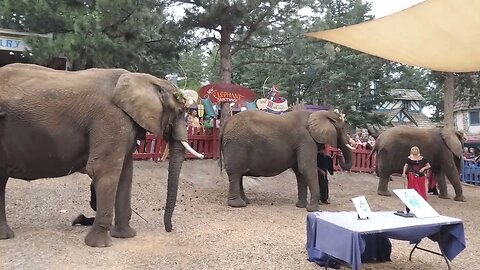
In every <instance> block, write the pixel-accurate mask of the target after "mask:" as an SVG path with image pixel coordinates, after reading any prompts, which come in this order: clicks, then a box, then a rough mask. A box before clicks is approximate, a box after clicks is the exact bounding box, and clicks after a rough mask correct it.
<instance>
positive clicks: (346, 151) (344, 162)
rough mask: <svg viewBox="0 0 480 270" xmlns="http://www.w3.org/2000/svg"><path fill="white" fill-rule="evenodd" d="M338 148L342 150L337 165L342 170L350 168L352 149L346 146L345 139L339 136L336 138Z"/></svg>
mask: <svg viewBox="0 0 480 270" xmlns="http://www.w3.org/2000/svg"><path fill="white" fill-rule="evenodd" d="M338 148H340V150H341V151H342V154H343V158H340V159H339V165H340V167H341V168H342V169H343V170H350V168H352V155H353V154H352V149H350V148H349V147H348V146H347V139H346V138H345V137H344V136H340V137H339V139H338Z"/></svg>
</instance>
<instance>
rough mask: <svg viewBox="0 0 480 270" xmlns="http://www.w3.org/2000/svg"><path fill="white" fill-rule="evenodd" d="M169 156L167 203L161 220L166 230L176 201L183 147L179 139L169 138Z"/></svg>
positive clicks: (170, 221) (170, 226)
mask: <svg viewBox="0 0 480 270" xmlns="http://www.w3.org/2000/svg"><path fill="white" fill-rule="evenodd" d="M168 146H169V148H170V150H169V151H170V156H169V163H168V185H167V203H166V205H165V215H164V217H163V222H164V224H165V230H166V231H167V232H171V231H172V215H173V210H174V209H175V204H176V203H177V191H178V178H179V177H180V170H181V168H182V164H183V160H184V158H185V157H184V149H183V146H182V144H181V142H180V141H178V140H170V142H169V145H168Z"/></svg>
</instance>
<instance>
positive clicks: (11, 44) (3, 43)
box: [0, 36, 26, 52]
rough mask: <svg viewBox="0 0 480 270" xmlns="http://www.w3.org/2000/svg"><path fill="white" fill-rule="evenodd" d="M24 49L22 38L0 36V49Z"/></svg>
mask: <svg viewBox="0 0 480 270" xmlns="http://www.w3.org/2000/svg"><path fill="white" fill-rule="evenodd" d="M25 49H26V45H25V42H24V41H23V40H21V39H17V38H11V37H5V36H0V50H7V51H19V52H23V51H25Z"/></svg>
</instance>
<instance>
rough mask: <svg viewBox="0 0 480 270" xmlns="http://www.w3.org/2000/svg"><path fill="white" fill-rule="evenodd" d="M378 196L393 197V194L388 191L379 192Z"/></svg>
mask: <svg viewBox="0 0 480 270" xmlns="http://www.w3.org/2000/svg"><path fill="white" fill-rule="evenodd" d="M377 194H378V195H382V196H392V193H390V191H388V190H380V189H379V190H377Z"/></svg>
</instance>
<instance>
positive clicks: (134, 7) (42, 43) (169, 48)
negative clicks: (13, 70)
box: [0, 0, 180, 75]
mask: <svg viewBox="0 0 480 270" xmlns="http://www.w3.org/2000/svg"><path fill="white" fill-rule="evenodd" d="M0 26H1V27H6V28H10V29H16V30H19V31H26V32H35V33H53V37H54V38H53V39H52V40H49V39H45V38H30V39H29V40H28V42H29V44H31V47H32V48H33V50H32V53H33V60H34V61H35V62H41V63H45V62H46V61H48V59H51V58H52V57H57V56H66V57H68V58H69V59H70V61H71V62H72V64H73V69H74V70H79V69H85V68H90V67H122V68H126V69H128V70H132V71H142V72H149V73H153V74H158V75H160V74H165V73H166V72H167V69H168V67H169V64H171V63H172V59H175V56H176V53H177V49H178V46H179V44H178V43H177V40H176V36H178V34H179V33H180V31H178V30H176V29H175V25H174V24H172V23H166V22H165V16H164V15H163V6H162V5H160V4H159V3H158V1H155V0H142V1H140V0H119V1H109V0H90V1H87V0H85V1H78V0H69V1H57V0H38V1H27V0H4V1H2V2H1V4H0Z"/></svg>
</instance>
